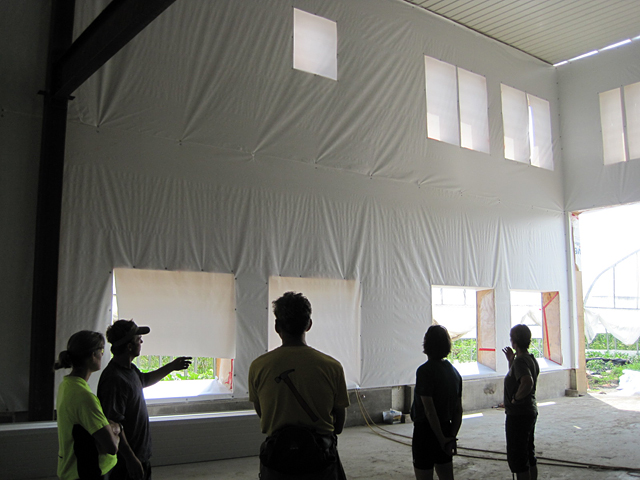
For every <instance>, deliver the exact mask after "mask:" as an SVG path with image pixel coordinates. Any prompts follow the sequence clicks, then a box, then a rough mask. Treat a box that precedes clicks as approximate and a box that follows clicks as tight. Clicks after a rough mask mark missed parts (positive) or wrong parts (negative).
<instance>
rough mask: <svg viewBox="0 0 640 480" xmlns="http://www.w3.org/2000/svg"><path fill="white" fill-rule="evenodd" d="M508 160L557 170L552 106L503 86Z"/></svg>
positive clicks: (505, 140)
mask: <svg viewBox="0 0 640 480" xmlns="http://www.w3.org/2000/svg"><path fill="white" fill-rule="evenodd" d="M500 89H501V97H502V126H503V129H504V158H506V159H507V160H515V161H516V162H522V163H529V164H530V165H533V166H534V167H540V168H544V169H546V170H553V141H552V138H551V109H550V106H549V102H548V101H547V100H544V99H542V98H539V97H536V96H535V95H531V94H530V93H525V92H523V91H521V90H518V89H516V88H512V87H509V86H507V85H504V84H500Z"/></svg>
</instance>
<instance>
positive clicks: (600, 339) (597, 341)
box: [587, 333, 638, 352]
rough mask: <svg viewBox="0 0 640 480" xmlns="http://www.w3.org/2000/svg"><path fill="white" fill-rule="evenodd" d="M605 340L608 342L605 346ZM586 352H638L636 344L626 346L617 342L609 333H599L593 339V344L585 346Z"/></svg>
mask: <svg viewBox="0 0 640 480" xmlns="http://www.w3.org/2000/svg"><path fill="white" fill-rule="evenodd" d="M607 338H608V340H609V342H608V345H607ZM588 350H636V352H637V350H638V344H637V343H633V344H631V345H627V344H625V343H622V342H620V341H618V340H617V339H616V338H615V337H614V336H613V335H611V334H610V333H599V334H597V335H596V336H595V338H594V339H593V342H591V343H590V344H588V345H587V351H588Z"/></svg>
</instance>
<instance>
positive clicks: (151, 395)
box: [143, 380, 233, 404]
mask: <svg viewBox="0 0 640 480" xmlns="http://www.w3.org/2000/svg"><path fill="white" fill-rule="evenodd" d="M143 392H144V398H145V400H146V402H147V404H159V403H178V402H189V401H194V400H197V401H202V400H214V399H226V398H231V397H232V395H233V391H232V390H230V389H229V388H228V387H227V386H226V385H224V384H222V383H220V382H219V381H218V380H175V381H171V382H166V381H165V382H158V383H156V384H155V385H152V386H150V387H147V388H145V389H144V390H143Z"/></svg>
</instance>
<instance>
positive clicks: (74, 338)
mask: <svg viewBox="0 0 640 480" xmlns="http://www.w3.org/2000/svg"><path fill="white" fill-rule="evenodd" d="M100 348H104V335H102V334H101V333H100V332H92V331H90V330H81V331H79V332H76V333H74V334H73V335H71V338H69V341H68V342H67V349H66V350H63V351H62V352H60V354H59V355H58V361H57V362H56V363H55V364H54V365H53V369H54V370H58V369H60V368H72V367H79V366H81V365H82V363H83V362H84V361H85V360H86V359H87V358H88V357H90V356H91V355H92V354H93V352H95V351H96V350H98V349H100Z"/></svg>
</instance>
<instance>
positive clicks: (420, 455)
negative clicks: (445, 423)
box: [411, 422, 453, 470]
mask: <svg viewBox="0 0 640 480" xmlns="http://www.w3.org/2000/svg"><path fill="white" fill-rule="evenodd" d="M450 430H451V429H450V428H444V429H443V431H442V433H443V434H444V436H445V437H449V436H451V435H450ZM411 451H412V453H413V466H414V468H417V469H418V470H431V469H432V468H433V466H434V465H436V464H437V465H443V464H445V463H451V462H452V460H453V457H452V456H451V455H447V454H446V453H445V452H444V450H443V449H442V447H441V446H440V442H438V439H437V438H436V435H435V433H433V431H432V430H431V427H430V426H429V423H428V422H418V423H414V424H413V441H412V442H411Z"/></svg>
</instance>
